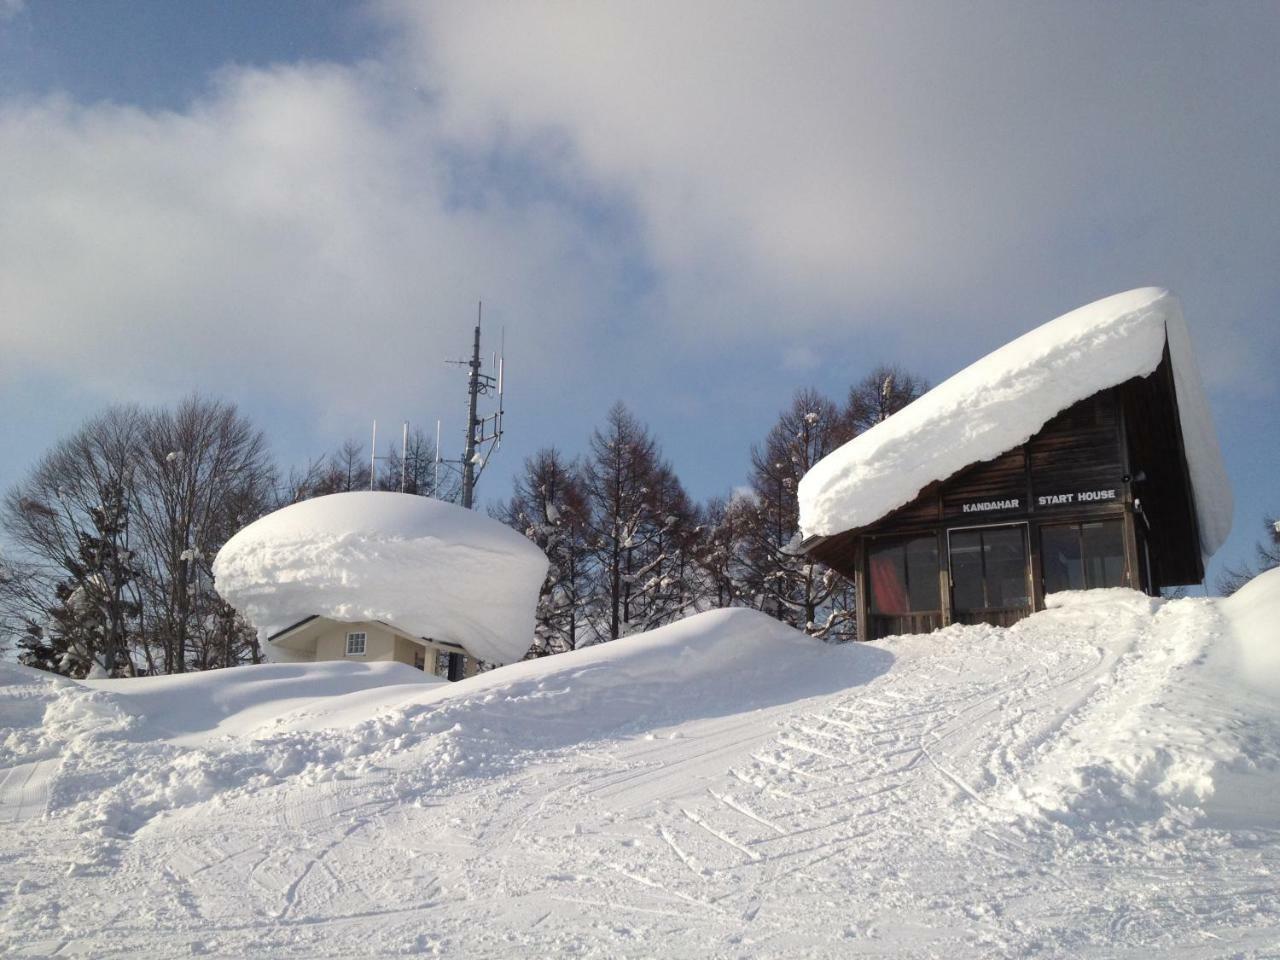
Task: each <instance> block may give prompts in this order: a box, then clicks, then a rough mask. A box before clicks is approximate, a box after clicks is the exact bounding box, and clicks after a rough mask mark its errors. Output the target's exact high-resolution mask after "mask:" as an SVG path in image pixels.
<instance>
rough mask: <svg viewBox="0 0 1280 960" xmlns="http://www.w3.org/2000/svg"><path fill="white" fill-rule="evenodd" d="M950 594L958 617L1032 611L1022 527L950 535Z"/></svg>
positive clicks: (956, 532) (982, 529)
mask: <svg viewBox="0 0 1280 960" xmlns="http://www.w3.org/2000/svg"><path fill="white" fill-rule="evenodd" d="M951 590H952V599H953V602H954V604H955V609H956V613H957V614H960V613H963V612H965V611H980V610H1011V609H1015V608H1022V607H1029V606H1030V605H1031V594H1030V591H1029V590H1028V588H1027V548H1026V539H1025V537H1024V534H1023V528H1022V526H1021V525H1017V526H1008V527H983V528H979V529H974V530H953V531H951Z"/></svg>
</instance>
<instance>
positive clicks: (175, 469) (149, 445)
mask: <svg viewBox="0 0 1280 960" xmlns="http://www.w3.org/2000/svg"><path fill="white" fill-rule="evenodd" d="M274 480H275V475H274V468H273V466H272V463H271V460H270V458H269V456H268V453H267V445H266V440H265V438H264V436H263V434H262V433H261V431H259V430H257V429H256V428H255V427H254V426H253V425H252V424H251V423H250V422H249V420H248V419H247V418H246V417H244V416H242V415H241V414H240V413H239V411H238V410H237V409H236V407H235V405H234V404H230V403H226V402H224V401H220V400H211V399H207V398H204V397H199V396H192V397H188V398H187V399H186V400H183V401H182V402H181V403H180V404H179V405H178V406H177V408H176V409H173V410H157V411H154V412H151V413H148V414H147V415H146V416H145V417H144V418H143V421H142V427H141V431H140V436H139V442H138V455H137V477H136V481H135V483H134V486H133V496H134V499H135V503H136V510H135V514H136V517H137V526H138V531H139V533H140V535H141V539H142V541H143V545H144V546H145V556H146V561H147V564H148V573H149V576H148V578H147V584H148V588H149V590H150V597H149V599H150V601H151V602H150V604H149V609H150V613H151V615H152V617H153V618H155V621H156V623H157V632H158V633H159V634H160V635H161V636H162V637H163V638H164V641H165V642H164V658H165V660H164V669H165V672H170V673H171V672H177V673H181V672H183V671H185V670H186V669H187V667H188V666H197V667H202V668H207V667H210V666H213V665H215V664H214V661H213V660H212V659H211V657H210V650H211V647H210V641H209V636H208V635H209V632H210V631H211V630H215V629H217V628H216V627H215V625H214V624H215V622H216V621H217V617H218V613H219V608H218V606H217V603H218V601H217V600H216V595H214V593H213V591H212V571H211V570H210V564H211V563H212V560H213V557H214V556H215V555H216V554H217V551H218V549H219V548H220V547H221V546H222V544H223V543H225V542H226V540H227V539H228V538H229V537H230V536H231V535H232V534H233V533H235V531H237V530H238V529H240V528H241V527H243V526H244V525H246V524H247V523H250V522H251V521H253V520H255V519H256V518H257V517H259V516H261V515H262V514H263V513H265V512H266V511H267V510H268V509H269V508H270V506H271V505H272V502H273V490H274ZM193 633H196V634H198V643H197V650H196V652H197V654H198V657H197V659H196V660H194V661H191V662H189V660H188V652H189V650H188V643H189V640H190V639H191V638H192V636H193ZM221 646H222V647H223V648H224V649H225V647H226V643H225V642H223V643H222V644H221ZM218 659H221V658H218Z"/></svg>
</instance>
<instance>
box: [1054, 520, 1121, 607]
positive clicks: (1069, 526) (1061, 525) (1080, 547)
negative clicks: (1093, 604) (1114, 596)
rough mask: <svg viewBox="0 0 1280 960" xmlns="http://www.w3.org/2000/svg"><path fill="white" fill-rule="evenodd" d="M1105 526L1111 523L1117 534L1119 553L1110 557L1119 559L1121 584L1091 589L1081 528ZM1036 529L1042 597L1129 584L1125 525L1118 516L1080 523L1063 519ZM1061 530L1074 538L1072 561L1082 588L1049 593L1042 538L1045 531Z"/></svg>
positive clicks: (1104, 585) (1092, 587) (1083, 533)
mask: <svg viewBox="0 0 1280 960" xmlns="http://www.w3.org/2000/svg"><path fill="white" fill-rule="evenodd" d="M1107 524H1114V525H1115V526H1116V528H1117V532H1118V534H1119V545H1120V551H1119V553H1117V554H1114V555H1113V556H1112V559H1118V560H1119V563H1120V576H1119V581H1120V582H1119V583H1116V584H1106V583H1103V584H1100V585H1097V586H1094V585H1092V584H1090V583H1089V558H1088V557H1087V556H1086V551H1085V529H1084V528H1085V527H1090V526H1105V525H1107ZM1038 526H1039V530H1038V531H1037V535H1038V536H1039V538H1040V544H1039V547H1040V555H1041V561H1040V567H1041V570H1040V589H1041V590H1042V591H1044V595H1045V596H1049V595H1051V594H1054V593H1063V592H1065V591H1070V590H1106V589H1113V588H1114V587H1125V586H1128V585H1129V582H1130V580H1131V577H1130V573H1129V558H1128V555H1127V553H1126V551H1125V546H1124V537H1125V524H1124V520H1123V519H1122V518H1120V517H1089V518H1087V519H1080V520H1064V521H1052V522H1046V523H1041V524H1039V525H1038ZM1062 530H1070V531H1072V532H1073V533H1074V535H1075V542H1076V551H1077V552H1076V557H1075V561H1076V563H1077V564H1078V565H1079V566H1078V572H1079V574H1080V579H1081V581H1082V583H1083V586H1080V587H1066V588H1059V589H1057V590H1050V589H1049V572H1048V564H1047V563H1046V562H1045V558H1046V556H1047V553H1046V551H1045V546H1044V535H1045V532H1046V531H1062ZM1104 569H1105V567H1104Z"/></svg>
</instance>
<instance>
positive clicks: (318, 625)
mask: <svg viewBox="0 0 1280 960" xmlns="http://www.w3.org/2000/svg"><path fill="white" fill-rule="evenodd" d="M352 633H363V634H364V635H365V648H364V653H363V654H348V653H347V638H348V636H349V635H350V634H352ZM270 642H271V643H272V645H273V646H275V647H276V649H277V651H278V652H280V653H283V654H284V655H285V656H283V657H280V658H279V659H286V658H287V659H290V660H299V661H307V662H309V661H319V660H355V661H359V662H364V663H372V662H384V661H390V660H394V661H396V662H398V663H405V664H408V665H409V666H411V667H412V666H416V663H415V654H421V655H422V656H423V657H424V659H425V669H426V672H427V673H432V674H437V675H439V676H446V675H447V668H446V670H444V671H437V667H436V665H437V662H438V659H437V655H438V654H449V653H459V652H460V651H458V650H456V649H451V648H449V647H440V646H436V645H435V644H433V643H429V642H426V641H423V640H418V639H415V638H412V637H409V636H406V635H405V634H403V633H400V632H399V631H397V630H395V629H394V628H392V627H389V626H387V625H386V624H384V623H378V622H376V621H362V622H356V623H347V622H343V621H338V620H328V619H326V618H324V617H317V618H316V619H315V620H312V621H311V622H309V623H307V624H305V625H304V626H301V627H299V628H298V629H297V630H295V631H294V632H293V633H290V634H289V635H288V636H286V637H282V638H280V639H279V640H275V641H270ZM476 670H477V664H476V661H475V660H474V659H472V658H471V657H469V656H468V657H465V660H464V675H465V676H468V677H470V676H473V675H474V674H475V673H476Z"/></svg>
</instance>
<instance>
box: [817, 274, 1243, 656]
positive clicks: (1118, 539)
mask: <svg viewBox="0 0 1280 960" xmlns="http://www.w3.org/2000/svg"><path fill="white" fill-rule="evenodd" d="M799 498H800V526H801V530H802V533H803V535H804V540H803V544H802V548H803V549H804V550H805V551H806V552H807V553H808V554H809V555H810V556H813V557H815V558H817V559H819V560H821V561H823V562H824V563H826V564H827V565H829V566H831V567H832V568H834V569H835V570H837V571H839V572H840V573H842V574H844V575H846V576H848V577H850V578H852V579H853V580H854V581H855V582H856V584H857V585H858V590H857V594H858V626H859V635H860V636H861V637H864V638H867V639H876V638H879V637H883V636H888V635H892V634H896V633H923V632H928V631H930V630H934V629H937V628H938V627H941V626H944V625H946V624H948V623H981V622H987V623H994V624H1009V623H1012V622H1014V621H1016V620H1018V619H1020V618H1022V617H1024V616H1026V615H1027V614H1029V613H1031V612H1032V611H1033V610H1041V609H1044V605H1045V604H1044V598H1045V596H1046V595H1047V594H1050V593H1054V592H1057V591H1061V590H1073V589H1087V588H1093V587H1114V586H1127V587H1133V588H1135V589H1139V590H1144V591H1146V592H1148V593H1153V594H1154V593H1156V592H1158V591H1159V590H1160V589H1161V588H1163V587H1167V586H1173V585H1178V584H1191V583H1198V582H1200V581H1202V580H1203V578H1204V565H1205V561H1206V560H1207V559H1208V558H1209V557H1210V556H1211V555H1212V554H1213V553H1214V552H1215V551H1216V550H1217V549H1218V548H1219V547H1220V546H1221V545H1222V543H1223V541H1224V540H1225V539H1226V537H1227V534H1228V533H1229V532H1230V528H1231V513H1232V501H1231V491H1230V487H1229V485H1228V482H1227V478H1226V473H1225V470H1224V468H1223V464H1222V457H1221V453H1220V451H1219V448H1218V441H1217V437H1216V434H1215V431H1214V427H1213V422H1212V419H1211V418H1210V415H1209V410H1208V406H1207V404H1206V402H1205V397H1204V390H1203V388H1202V386H1201V383H1200V377H1199V374H1198V372H1197V370H1196V365H1195V360H1194V357H1193V355H1192V352H1191V343H1190V339H1189V336H1188V333H1187V329H1186V324H1185V321H1184V320H1183V317H1182V312H1181V309H1180V307H1179V305H1178V302H1177V300H1176V299H1175V298H1174V297H1173V296H1172V295H1171V294H1170V293H1169V292H1168V291H1166V290H1161V289H1156V288H1143V289H1140V290H1132V291H1129V292H1128V293H1122V294H1117V295H1116V296H1113V297H1108V298H1107V299H1105V300H1100V301H1098V302H1097V303H1093V304H1090V305H1089V306H1086V307H1082V308H1080V309H1079V310H1075V311H1073V312H1071V313H1068V314H1066V315H1064V316H1061V317H1059V318H1057V319H1056V320H1053V321H1051V322H1049V323H1047V324H1045V325H1044V326H1041V327H1039V328H1037V329H1035V330H1032V331H1031V332H1030V333H1027V334H1025V335H1024V336H1022V337H1020V338H1018V339H1017V340H1014V341H1013V342H1011V343H1009V344H1006V345H1005V346H1004V347H1002V348H1000V349H999V350H997V351H995V352H994V353H991V354H989V355H988V356H986V357H984V358H982V359H981V360H979V361H977V362H976V363H974V364H972V365H971V366H969V367H967V368H966V369H964V370H962V371H961V372H959V373H957V374H956V375H955V376H953V377H951V378H950V379H948V380H947V381H945V382H944V383H942V384H939V385H938V386H937V387H935V388H934V389H933V390H931V391H929V392H928V393H927V394H925V395H924V396H923V397H921V398H919V399H918V400H916V401H915V402H914V403H912V404H910V405H909V406H907V407H905V408H904V409H903V410H901V411H899V412H898V413H896V414H894V415H893V416H891V417H889V418H888V419H887V420H885V421H884V422H883V423H880V424H877V425H876V426H875V427H873V428H872V429H870V430H868V431H866V432H865V433H863V434H861V435H860V436H858V437H856V438H854V439H853V440H851V441H849V442H848V443H846V444H845V445H844V446H842V447H840V448H839V449H837V450H835V451H833V452H832V453H831V454H830V455H829V456H827V457H826V458H824V459H823V460H821V461H820V462H819V463H817V464H816V465H815V466H814V467H813V469H812V470H810V471H809V473H808V474H806V475H805V477H804V478H803V480H802V481H801V483H800V488H799Z"/></svg>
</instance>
